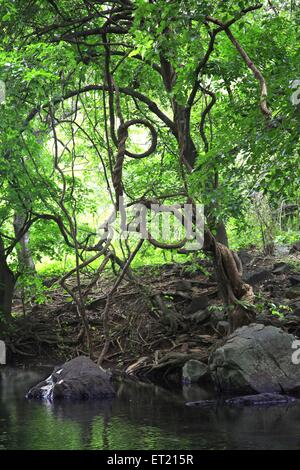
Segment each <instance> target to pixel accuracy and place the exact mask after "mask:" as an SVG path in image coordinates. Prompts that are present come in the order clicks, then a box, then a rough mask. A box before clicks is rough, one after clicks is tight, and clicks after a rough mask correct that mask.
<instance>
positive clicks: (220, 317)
mask: <svg viewBox="0 0 300 470" xmlns="http://www.w3.org/2000/svg"><path fill="white" fill-rule="evenodd" d="M210 319H211V322H212V323H213V324H214V325H217V324H218V322H220V321H224V320H225V312H223V311H222V310H215V311H213V312H211V315H210Z"/></svg>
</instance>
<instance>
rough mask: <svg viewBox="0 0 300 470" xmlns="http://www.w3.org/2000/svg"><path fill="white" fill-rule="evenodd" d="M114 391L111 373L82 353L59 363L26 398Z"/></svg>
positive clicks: (74, 397) (105, 394) (78, 396)
mask: <svg viewBox="0 0 300 470" xmlns="http://www.w3.org/2000/svg"><path fill="white" fill-rule="evenodd" d="M114 395H115V392H114V389H113V387H112V385H111V377H110V374H109V373H108V372H106V371H105V370H104V369H102V368H101V367H99V366H97V365H96V364H95V363H94V362H93V361H92V360H91V359H89V358H88V357H85V356H79V357H76V358H75V359H72V360H71V361H68V362H66V363H65V364H63V365H62V366H60V367H56V368H55V369H54V371H53V372H52V374H51V375H50V376H49V377H48V378H47V379H45V380H43V381H42V382H40V383H39V384H38V385H36V386H35V387H33V388H31V389H30V390H29V392H28V393H27V398H29V399H33V398H34V399H39V400H49V401H54V400H59V399H69V400H86V399H99V398H109V397H113V396H114Z"/></svg>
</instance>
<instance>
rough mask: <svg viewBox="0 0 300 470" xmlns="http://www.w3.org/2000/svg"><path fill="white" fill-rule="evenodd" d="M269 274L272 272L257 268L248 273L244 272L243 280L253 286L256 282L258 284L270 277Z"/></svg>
mask: <svg viewBox="0 0 300 470" xmlns="http://www.w3.org/2000/svg"><path fill="white" fill-rule="evenodd" d="M271 276H272V273H271V271H269V270H268V269H258V270H256V271H251V272H250V273H248V274H246V275H245V276H244V280H245V281H246V282H247V283H248V284H250V285H251V286H254V285H256V284H260V283H261V282H264V281H266V280H267V279H270V277H271Z"/></svg>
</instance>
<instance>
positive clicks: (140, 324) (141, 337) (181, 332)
mask: <svg viewBox="0 0 300 470" xmlns="http://www.w3.org/2000/svg"><path fill="white" fill-rule="evenodd" d="M240 257H241V259H242V261H243V265H244V277H245V279H246V280H247V282H249V283H250V284H252V285H253V287H254V290H255V293H256V305H257V310H258V314H257V322H260V323H265V324H273V325H275V326H278V327H281V328H283V329H285V330H286V331H289V332H293V333H294V334H296V335H299V334H300V254H299V252H298V251H296V252H294V253H293V254H288V251H287V250H285V253H284V254H283V253H282V252H279V254H278V255H277V257H270V256H269V257H264V256H263V255H261V254H260V253H258V252H256V251H242V252H241V253H240ZM133 274H134V279H130V280H125V281H124V282H123V283H122V285H121V286H120V287H119V288H118V290H117V292H116V293H115V295H114V298H113V300H112V304H111V308H110V315H109V330H110V346H109V350H108V353H107V355H106V358H105V363H104V365H105V366H106V367H111V368H113V369H118V370H120V371H122V372H125V371H126V372H127V373H129V374H137V375H139V376H144V377H149V378H155V377H156V376H159V377H162V376H164V377H168V378H170V379H172V378H173V379H176V380H177V379H178V374H180V370H181V366H182V365H183V364H184V363H185V362H186V361H187V360H188V359H192V358H193V359H199V360H201V361H203V362H207V360H208V356H209V354H210V352H211V350H212V349H213V348H215V347H216V346H217V345H218V344H220V342H222V341H223V340H224V338H225V337H226V335H227V333H228V322H227V316H226V313H225V311H224V307H223V305H222V301H221V299H220V298H219V295H218V289H217V284H216V281H215V278H214V274H213V269H212V266H211V263H210V261H209V260H199V261H198V262H197V263H193V264H191V263H186V264H165V265H162V266H159V267H158V266H148V267H147V266H146V267H144V268H142V269H139V270H137V271H135V272H134V273H133ZM85 281H86V283H87V284H88V282H89V280H88V279H86V280H84V282H85ZM111 282H112V278H111V275H110V276H107V277H106V278H105V279H104V280H101V283H98V284H96V285H95V286H94V288H93V290H92V292H91V293H90V296H89V301H88V304H87V317H88V321H89V325H90V328H91V336H92V340H93V345H94V351H95V358H96V357H97V355H98V354H100V353H101V351H102V348H103V346H104V342H105V338H104V335H103V322H102V319H101V313H102V312H103V310H104V306H105V301H106V294H107V292H108V290H109V286H110V285H111ZM50 284H51V282H50V283H49V285H50ZM69 300H70V299H69V298H68V296H66V294H65V293H64V292H63V291H62V290H61V289H57V288H56V289H55V288H51V287H49V292H48V300H47V302H46V303H45V304H43V305H34V304H33V305H27V306H26V312H27V313H26V315H25V316H24V313H23V312H22V309H21V306H20V303H19V302H18V300H17V299H16V302H15V307H14V312H15V316H16V320H15V325H14V327H13V329H12V330H11V331H10V332H9V333H8V334H7V342H8V347H9V357H10V359H11V360H13V361H14V362H15V363H17V364H24V363H30V364H40V363H42V364H45V363H48V364H49V363H51V364H53V363H58V362H62V361H65V360H66V359H70V358H72V357H74V356H76V355H79V354H87V350H86V345H85V343H86V342H85V335H84V329H83V328H82V324H81V319H80V318H79V316H78V315H77V312H76V306H75V305H74V304H73V303H72V302H70V301H69Z"/></svg>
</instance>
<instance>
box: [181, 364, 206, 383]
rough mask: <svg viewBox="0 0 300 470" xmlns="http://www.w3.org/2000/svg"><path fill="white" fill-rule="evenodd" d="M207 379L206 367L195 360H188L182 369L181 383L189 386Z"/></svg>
mask: <svg viewBox="0 0 300 470" xmlns="http://www.w3.org/2000/svg"><path fill="white" fill-rule="evenodd" d="M207 377H208V366H207V365H206V364H204V363H203V362H200V361H197V360H196V359H190V360H189V361H187V362H186V363H185V364H184V366H183V368H182V383H184V384H191V383H196V382H199V381H200V380H202V379H205V378H207Z"/></svg>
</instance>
